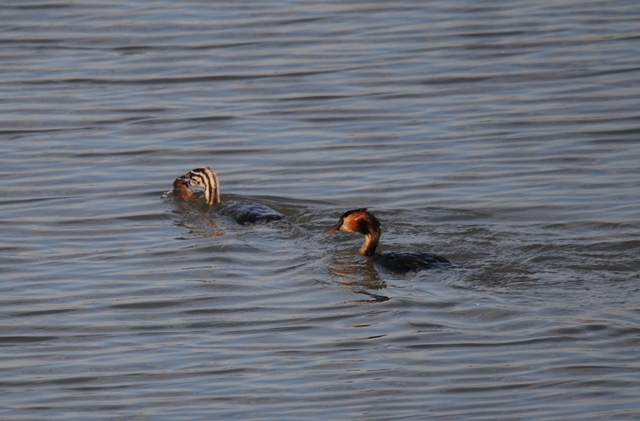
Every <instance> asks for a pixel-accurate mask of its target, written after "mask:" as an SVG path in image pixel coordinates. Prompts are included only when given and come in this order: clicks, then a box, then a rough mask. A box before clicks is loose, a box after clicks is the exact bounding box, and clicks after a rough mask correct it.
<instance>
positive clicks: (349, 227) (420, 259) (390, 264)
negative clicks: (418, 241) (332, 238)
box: [324, 208, 453, 273]
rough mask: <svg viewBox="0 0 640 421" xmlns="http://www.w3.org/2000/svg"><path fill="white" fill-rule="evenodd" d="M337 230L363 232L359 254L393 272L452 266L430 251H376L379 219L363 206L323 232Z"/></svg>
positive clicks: (345, 214) (328, 232)
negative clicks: (362, 241)
mask: <svg viewBox="0 0 640 421" xmlns="http://www.w3.org/2000/svg"><path fill="white" fill-rule="evenodd" d="M338 230H342V231H347V232H359V233H360V234H363V235H364V244H363V245H362V247H361V248H360V254H362V255H363V256H367V257H371V258H372V259H373V260H374V261H375V262H376V263H378V264H380V265H381V266H384V267H385V268H386V269H388V270H391V271H393V272H398V273H405V272H409V271H412V270H421V269H432V268H443V267H451V266H453V265H452V264H451V263H450V262H449V261H448V260H447V259H445V258H444V257H441V256H438V255H435V254H430V253H397V252H385V253H376V247H378V243H379V242H380V221H378V219H377V218H376V217H375V216H373V214H372V213H371V212H368V211H367V209H365V208H363V209H354V210H350V211H348V212H345V213H344V215H342V216H341V217H340V220H339V221H338V223H337V224H336V225H334V226H333V227H331V228H329V229H328V230H326V231H325V232H324V233H325V234H331V233H332V232H336V231H338Z"/></svg>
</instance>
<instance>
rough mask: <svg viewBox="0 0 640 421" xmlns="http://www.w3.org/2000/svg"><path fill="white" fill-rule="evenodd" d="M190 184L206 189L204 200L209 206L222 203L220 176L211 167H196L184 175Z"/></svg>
mask: <svg viewBox="0 0 640 421" xmlns="http://www.w3.org/2000/svg"><path fill="white" fill-rule="evenodd" d="M184 178H188V179H189V184H190V185H192V186H194V187H201V188H202V189H204V200H205V202H206V203H207V205H209V206H213V205H217V204H218V203H220V187H219V184H218V176H217V175H216V173H214V172H213V171H212V170H211V168H209V167H200V168H195V169H193V170H191V171H189V172H188V173H186V174H185V175H184Z"/></svg>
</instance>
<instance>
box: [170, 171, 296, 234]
mask: <svg viewBox="0 0 640 421" xmlns="http://www.w3.org/2000/svg"><path fill="white" fill-rule="evenodd" d="M184 178H186V179H187V180H189V184H190V185H192V186H195V187H201V188H202V189H204V201H205V203H206V204H207V205H209V206H215V205H218V204H219V203H220V187H219V183H218V176H217V175H216V173H214V172H213V171H212V170H211V168H209V167H200V168H195V169H193V170H191V171H189V172H188V173H186V174H185V175H183V176H182V177H181V178H179V179H184ZM176 181H177V180H176ZM175 183H176V182H174V193H175ZM185 183H186V182H185ZM180 189H181V190H182V187H180ZM187 190H188V189H187ZM180 194H182V193H180ZM189 194H191V192H189ZM191 196H193V198H195V196H194V195H192V194H191ZM181 198H182V197H181ZM185 200H191V199H185ZM220 212H221V213H223V214H225V215H229V216H231V217H232V218H233V219H235V220H236V222H237V223H239V224H242V225H244V224H246V223H256V222H271V221H277V220H280V219H282V218H284V215H282V214H280V213H278V212H276V211H274V210H273V209H271V208H268V207H267V206H264V205H261V204H259V203H250V202H225V203H223V204H221V206H220Z"/></svg>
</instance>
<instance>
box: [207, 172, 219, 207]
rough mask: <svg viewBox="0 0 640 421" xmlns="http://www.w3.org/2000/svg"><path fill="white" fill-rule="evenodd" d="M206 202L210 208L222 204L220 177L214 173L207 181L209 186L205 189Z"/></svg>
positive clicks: (211, 173)
mask: <svg viewBox="0 0 640 421" xmlns="http://www.w3.org/2000/svg"><path fill="white" fill-rule="evenodd" d="M204 201H205V202H206V203H207V205H209V206H214V205H217V204H218V203H220V187H219V184H218V176H217V175H216V173H214V172H213V171H211V172H210V176H209V177H208V179H207V185H206V186H205V188H204Z"/></svg>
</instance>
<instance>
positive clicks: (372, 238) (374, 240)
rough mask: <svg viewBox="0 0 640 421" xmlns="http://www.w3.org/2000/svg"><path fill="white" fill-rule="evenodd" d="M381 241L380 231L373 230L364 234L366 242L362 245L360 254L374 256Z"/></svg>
mask: <svg viewBox="0 0 640 421" xmlns="http://www.w3.org/2000/svg"><path fill="white" fill-rule="evenodd" d="M379 242H380V231H373V232H370V233H368V234H365V235H364V244H363V245H362V247H360V254H362V255H363V256H373V255H374V254H375V253H376V248H377V247H378V243H379Z"/></svg>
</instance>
